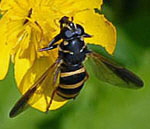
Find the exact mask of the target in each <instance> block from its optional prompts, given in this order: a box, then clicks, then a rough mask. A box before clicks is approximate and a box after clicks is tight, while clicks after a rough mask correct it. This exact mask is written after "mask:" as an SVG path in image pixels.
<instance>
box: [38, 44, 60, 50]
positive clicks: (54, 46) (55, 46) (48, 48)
mask: <svg viewBox="0 0 150 129" xmlns="http://www.w3.org/2000/svg"><path fill="white" fill-rule="evenodd" d="M57 46H58V44H56V45H53V46H50V47H44V48H42V49H40V52H42V51H48V50H52V49H54V48H57Z"/></svg>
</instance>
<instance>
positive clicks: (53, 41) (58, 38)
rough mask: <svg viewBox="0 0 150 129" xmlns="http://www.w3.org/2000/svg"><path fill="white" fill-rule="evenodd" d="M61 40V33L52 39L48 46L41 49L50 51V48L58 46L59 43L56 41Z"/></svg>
mask: <svg viewBox="0 0 150 129" xmlns="http://www.w3.org/2000/svg"><path fill="white" fill-rule="evenodd" d="M59 40H61V34H58V35H56V36H55V37H54V38H53V39H52V41H51V42H50V43H49V44H48V47H45V48H42V49H40V51H48V50H52V49H54V48H57V46H58V44H55V43H56V42H58V41H59ZM54 44H55V45H54Z"/></svg>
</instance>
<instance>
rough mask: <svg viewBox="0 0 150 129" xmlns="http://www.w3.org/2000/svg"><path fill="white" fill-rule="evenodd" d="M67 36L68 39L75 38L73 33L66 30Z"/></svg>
mask: <svg viewBox="0 0 150 129" xmlns="http://www.w3.org/2000/svg"><path fill="white" fill-rule="evenodd" d="M65 36H66V37H67V38H70V37H72V36H73V33H72V32H71V31H70V30H66V31H65Z"/></svg>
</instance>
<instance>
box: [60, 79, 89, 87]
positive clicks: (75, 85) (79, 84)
mask: <svg viewBox="0 0 150 129" xmlns="http://www.w3.org/2000/svg"><path fill="white" fill-rule="evenodd" d="M86 79H87V77H85V78H84V79H83V80H82V81H80V82H78V83H76V84H73V85H66V84H65V85H63V84H60V85H59V87H60V88H64V89H75V88H78V87H80V86H81V85H82V84H83V83H84V82H85V81H86Z"/></svg>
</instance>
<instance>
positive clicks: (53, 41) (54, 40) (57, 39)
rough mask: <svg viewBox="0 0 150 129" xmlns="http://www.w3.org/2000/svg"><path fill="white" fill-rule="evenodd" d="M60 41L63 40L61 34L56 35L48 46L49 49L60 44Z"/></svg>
mask: <svg viewBox="0 0 150 129" xmlns="http://www.w3.org/2000/svg"><path fill="white" fill-rule="evenodd" d="M59 40H61V34H58V35H56V36H55V37H54V38H53V39H52V41H51V42H50V43H49V44H48V46H49V47H51V46H53V44H54V43H56V42H58V41H59Z"/></svg>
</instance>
